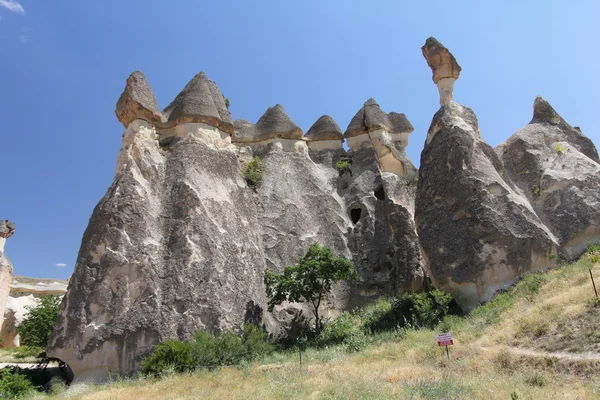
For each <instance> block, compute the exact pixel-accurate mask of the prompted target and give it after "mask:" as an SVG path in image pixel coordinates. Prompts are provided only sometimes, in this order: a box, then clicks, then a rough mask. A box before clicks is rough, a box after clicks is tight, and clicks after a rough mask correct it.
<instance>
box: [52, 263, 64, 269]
mask: <svg viewBox="0 0 600 400" xmlns="http://www.w3.org/2000/svg"><path fill="white" fill-rule="evenodd" d="M54 265H55V266H57V267H61V268H62V267H66V266H67V264H63V263H58V264H54Z"/></svg>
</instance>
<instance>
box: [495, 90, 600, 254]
mask: <svg viewBox="0 0 600 400" xmlns="http://www.w3.org/2000/svg"><path fill="white" fill-rule="evenodd" d="M495 150H496V153H497V154H498V156H499V157H500V158H501V160H502V162H503V164H504V168H505V170H506V172H507V173H508V175H509V176H510V178H511V179H512V180H513V181H514V182H515V184H516V185H517V186H518V187H519V188H520V189H521V191H522V193H523V194H524V195H525V196H527V198H528V199H529V201H530V202H531V204H532V205H533V208H534V209H535V211H536V213H537V215H538V216H539V217H540V218H541V220H542V221H543V222H544V223H545V224H546V225H547V226H548V227H549V228H550V230H551V231H552V232H553V233H554V235H555V236H556V237H557V238H558V241H559V244H560V245H561V256H562V257H563V258H566V259H572V258H573V257H575V256H578V255H579V254H581V253H582V252H583V251H584V250H585V247H586V243H587V242H588V241H591V240H595V239H599V238H600V164H599V160H598V152H597V150H596V148H595V146H594V144H593V143H592V141H591V140H590V139H588V138H587V137H585V136H584V135H583V134H582V133H581V132H580V131H579V130H577V129H575V128H573V127H571V126H570V125H569V124H567V123H566V122H565V121H564V120H563V119H562V118H561V117H560V115H558V113H556V111H554V109H553V108H552V106H550V104H549V103H548V102H547V101H545V100H544V99H542V98H541V97H538V98H536V99H535V102H534V106H533V119H532V120H531V122H530V123H529V125H527V126H525V127H523V128H522V129H520V130H519V131H517V132H516V133H515V134H514V135H513V136H511V137H510V138H509V139H508V140H507V141H506V142H504V143H502V144H500V145H498V146H497V147H496V149H495Z"/></svg>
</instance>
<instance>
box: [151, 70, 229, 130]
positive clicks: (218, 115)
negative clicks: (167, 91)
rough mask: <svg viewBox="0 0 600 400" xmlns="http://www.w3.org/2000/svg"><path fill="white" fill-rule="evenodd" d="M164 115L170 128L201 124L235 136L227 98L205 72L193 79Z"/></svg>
mask: <svg viewBox="0 0 600 400" xmlns="http://www.w3.org/2000/svg"><path fill="white" fill-rule="evenodd" d="M163 114H164V115H165V117H166V118H167V119H168V122H167V126H169V127H171V126H176V125H181V124H184V123H189V122H201V123H205V124H208V125H211V126H214V127H215V128H219V130H221V131H223V132H226V133H228V134H230V135H231V134H233V122H232V120H231V114H230V113H229V110H228V109H227V106H226V105H225V97H223V94H221V92H220V91H219V88H218V87H217V85H216V84H215V83H214V82H213V81H211V80H210V79H208V77H207V76H206V74H205V73H204V72H200V73H198V74H197V75H196V76H194V77H193V78H192V80H191V81H190V82H189V83H188V84H187V85H186V87H185V88H184V89H183V90H182V91H181V93H179V94H178V95H177V97H176V98H175V100H173V102H172V103H171V104H169V105H168V106H167V108H165V110H164V111H163Z"/></svg>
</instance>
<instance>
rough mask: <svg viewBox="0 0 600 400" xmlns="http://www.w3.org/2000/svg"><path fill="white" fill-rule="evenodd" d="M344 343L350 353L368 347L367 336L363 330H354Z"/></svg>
mask: <svg viewBox="0 0 600 400" xmlns="http://www.w3.org/2000/svg"><path fill="white" fill-rule="evenodd" d="M344 344H345V345H346V351H347V352H348V353H357V352H359V351H361V350H362V349H364V348H365V347H367V337H366V336H365V334H364V332H363V331H356V332H352V333H351V334H350V335H348V336H346V338H345V339H344Z"/></svg>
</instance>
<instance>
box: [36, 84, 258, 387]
mask: <svg viewBox="0 0 600 400" xmlns="http://www.w3.org/2000/svg"><path fill="white" fill-rule="evenodd" d="M215 89H216V86H215V85H214V84H212V83H211V82H210V81H208V80H207V79H205V77H203V76H202V75H199V76H196V78H194V80H193V81H192V82H191V83H190V84H189V85H188V86H187V87H186V89H184V92H182V94H181V95H180V96H178V99H176V100H175V101H174V102H173V103H172V105H171V106H170V108H169V110H170V111H171V113H170V114H169V115H170V120H171V121H182V120H183V121H187V120H188V119H187V118H188V117H190V119H191V120H192V121H195V122H193V123H182V124H179V125H177V126H175V127H174V128H169V129H168V130H166V131H163V130H161V128H159V127H156V126H153V125H152V124H150V123H147V122H145V121H140V120H137V121H135V122H134V123H132V124H130V125H129V126H128V129H127V131H126V132H125V134H124V136H123V145H122V148H121V151H120V153H119V157H118V161H117V173H116V175H115V179H114V182H113V184H112V185H111V187H110V188H109V189H108V191H107V193H106V195H105V196H104V198H103V199H102V200H101V201H100V202H99V204H98V205H97V206H96V208H95V210H94V212H93V214H92V217H91V218H90V222H89V225H88V227H87V229H86V231H85V233H84V236H83V240H82V245H81V249H80V251H79V255H78V257H77V262H76V265H75V271H74V273H73V276H72V278H71V280H70V282H69V287H68V291H67V294H66V296H65V298H64V299H63V303H62V306H61V311H60V315H59V318H58V320H57V323H56V325H55V329H54V331H53V334H52V337H51V340H50V343H49V345H48V348H47V353H48V355H49V356H52V357H56V358H59V359H61V360H63V361H65V362H67V363H68V364H69V366H70V367H71V368H72V369H73V372H74V374H75V377H76V379H84V378H86V377H91V378H93V379H102V378H104V377H106V376H107V374H108V371H110V370H112V371H120V372H121V373H129V372H132V371H133V370H135V369H136V367H137V364H138V362H139V361H140V359H141V357H143V356H144V355H145V354H146V353H148V352H149V351H150V350H151V348H152V346H153V345H154V344H156V343H158V342H161V341H163V340H165V339H167V338H180V339H183V338H186V337H189V336H190V335H191V334H192V333H193V332H195V331H197V330H199V329H207V330H211V331H219V330H235V329H238V328H239V327H240V326H241V325H242V324H243V323H244V321H245V320H247V319H249V318H259V319H260V318H261V314H262V311H261V307H264V305H265V303H266V299H265V291H264V287H263V283H262V281H263V273H264V254H263V250H262V245H261V237H260V227H259V225H258V220H257V212H256V205H255V202H254V200H253V198H252V191H251V190H249V188H248V187H247V185H246V182H245V181H244V179H243V178H242V176H241V171H240V166H239V163H238V160H237V156H236V153H235V151H234V149H233V148H232V146H231V145H230V141H229V135H228V134H227V133H226V132H223V131H222V130H220V129H217V128H215V127H214V125H211V124H212V123H214V124H215V125H219V126H220V127H222V126H223V125H222V124H221V122H225V121H223V119H224V118H225V117H223V116H221V115H219V118H220V120H218V121H217V120H216V118H217V117H216V114H213V117H214V120H211V121H207V120H205V119H204V117H205V116H204V115H202V114H198V113H197V112H196V110H201V111H202V110H206V109H204V108H203V107H204V106H207V107H212V106H214V103H215V102H216V100H218V99H221V100H222V95H221V94H220V93H219V92H218V89H217V91H216V92H215V91H214V90H215ZM202 93H204V94H206V93H211V96H210V99H211V100H212V101H213V103H211V102H210V101H209V102H208V103H205V102H203V100H202V99H200V98H199V97H197V95H198V94H202ZM196 100H198V102H197V101H196ZM200 100H202V101H200ZM207 101H208V100H207ZM188 102H189V104H188ZM196 106H197V107H199V108H195V107H196ZM208 110H210V108H208ZM213 110H214V108H213ZM216 110H220V107H216ZM202 113H204V111H202ZM209 114H210V113H209V112H206V115H209ZM227 115H228V114H227ZM196 117H198V118H199V120H200V122H199V121H198V120H197V119H196ZM200 117H201V118H200ZM225 119H226V118H225ZM215 121H216V122H215ZM165 137H167V138H177V140H171V141H170V142H169V144H168V146H162V147H161V146H159V141H160V142H161V143H165V140H164V138H165ZM258 322H259V323H260V322H261V321H258Z"/></svg>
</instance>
